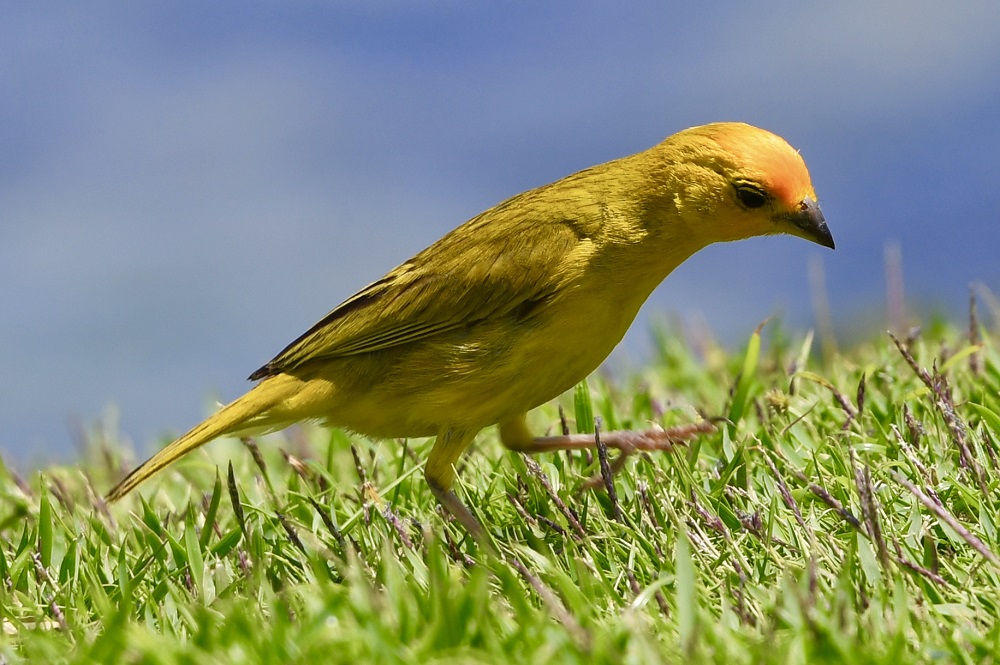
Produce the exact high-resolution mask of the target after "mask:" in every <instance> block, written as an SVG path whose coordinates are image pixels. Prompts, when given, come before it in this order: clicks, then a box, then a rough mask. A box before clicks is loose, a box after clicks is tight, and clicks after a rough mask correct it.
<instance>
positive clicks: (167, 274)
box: [0, 0, 1000, 468]
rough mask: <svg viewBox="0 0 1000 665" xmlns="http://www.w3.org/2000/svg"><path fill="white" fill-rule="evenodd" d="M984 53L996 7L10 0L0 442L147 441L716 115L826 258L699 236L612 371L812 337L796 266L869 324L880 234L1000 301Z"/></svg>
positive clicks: (847, 328)
mask: <svg viewBox="0 0 1000 665" xmlns="http://www.w3.org/2000/svg"><path fill="white" fill-rule="evenodd" d="M998 35H1000V3H998V2H996V1H995V0H987V1H983V2H961V1H959V2H952V3H940V2H924V1H912V0H909V1H904V0H875V1H872V0H865V1H863V2H862V1H853V2H852V1H848V2H840V3H791V2H759V3H754V4H753V5H752V6H750V5H746V6H742V7H737V6H736V5H735V4H734V3H665V2H659V1H658V2H644V3H643V2H636V3H627V4H622V3H614V5H613V3H590V2H548V3H534V2H506V3H472V2H457V1H456V2H444V1H442V2H424V3H409V2H391V1H386V2H380V1H379V0H366V1H364V2H329V3H321V2H297V3H283V2H261V3H242V2H240V3H236V2H213V3H203V2H185V1H172V2H160V3H156V2H150V3H86V5H84V4H80V3H72V2H66V3H53V2H38V3H3V4H2V5H0V311H2V320H3V324H2V325H0V363H2V365H3V370H2V377H3V380H2V382H0V454H2V456H3V457H4V459H5V460H7V461H8V462H12V463H14V464H15V465H16V466H19V467H21V468H24V467H29V466H30V465H32V464H34V463H41V462H44V461H47V460H52V459H64V460H71V459H73V458H74V456H75V455H76V454H77V453H76V451H75V450H74V436H73V430H74V424H73V423H77V422H79V423H84V424H88V425H89V424H93V423H95V422H99V421H101V420H102V419H106V420H108V421H112V425H113V424H114V422H113V421H115V420H116V419H119V422H118V427H119V428H120V431H121V433H122V436H123V437H124V438H125V439H126V440H130V441H132V442H133V443H134V445H135V446H136V448H138V449H140V450H143V451H147V450H149V449H151V448H152V446H153V445H154V444H155V442H156V441H157V439H158V438H159V437H163V436H166V435H169V434H176V433H180V432H182V431H183V430H186V429H187V428H188V427H189V426H191V425H193V424H194V423H195V422H196V421H198V420H199V419H200V418H201V417H202V416H203V415H205V414H206V413H207V412H208V410H209V409H210V408H211V406H210V404H211V401H212V400H213V399H219V400H223V401H228V400H230V399H232V398H235V397H237V396H238V395H239V394H241V393H242V392H243V390H245V389H246V388H247V387H249V384H247V383H246V382H245V381H244V378H245V377H246V376H247V375H248V374H249V373H250V372H251V371H253V370H254V369H256V368H257V367H258V366H260V365H261V364H263V363H264V362H265V361H267V360H268V359H270V358H271V357H272V356H273V355H274V354H275V353H276V352H277V351H279V350H280V349H281V348H282V347H283V346H284V345H285V344H286V343H287V342H289V341H291V340H292V339H293V338H295V337H296V336H298V335H299V334H300V333H301V332H303V331H304V330H305V329H306V328H308V327H309V326H310V325H312V324H313V323H314V322H315V321H316V320H318V319H319V318H320V317H321V316H322V315H323V314H325V313H326V312H327V311H328V310H329V309H331V308H332V307H333V306H334V305H336V304H337V303H338V302H340V301H341V300H342V299H344V298H345V297H347V296H349V295H351V294H352V293H353V292H354V291H356V290H357V289H358V288H360V287H361V286H363V285H365V284H366V283H368V282H369V281H372V280H374V279H376V278H378V277H380V276H381V275H382V274H383V273H384V272H385V271H386V270H388V269H390V268H392V267H393V266H395V265H396V264H397V263H399V262H400V261H402V260H405V259H406V258H408V257H409V256H411V255H412V254H414V253H415V252H417V251H418V250H420V249H422V248H423V247H425V246H426V245H428V244H430V243H431V242H433V241H434V240H436V239H437V238H438V237H439V236H440V235H442V234H443V233H445V232H446V231H448V230H450V229H451V228H453V227H455V226H457V225H458V224H460V223H461V222H463V221H464V220H466V219H467V218H469V217H471V216H472V215H474V214H476V213H478V212H480V211H482V210H484V209H485V208H487V207H489V206H491V205H493V204H494V203H497V202H499V201H501V200H502V199H504V198H506V197H508V196H511V195H513V194H516V193H518V192H520V191H522V190H525V189H528V188H531V187H534V186H537V185H541V184H544V183H547V182H550V181H553V180H557V179H559V178H561V177H563V176H565V175H568V174H569V173H572V172H574V171H576V170H579V169H581V168H584V167H586V166H590V165H592V164H595V163H599V162H603V161H607V160H609V159H613V158H615V157H619V156H622V155H626V154H629V153H633V152H637V151H640V150H643V149H645V148H647V147H649V146H651V145H653V144H655V143H657V142H658V141H659V140H661V139H662V138H663V137H665V136H667V135H668V134H671V133H673V132H675V131H677V130H680V129H683V128H684V127H688V126H691V125H696V124H702V123H704V122H709V121H714V120H743V121H746V122H750V123H753V124H757V125H760V126H762V127H765V128H768V129H770V130H772V131H775V132H776V133H778V134H781V135H782V136H784V137H785V138H786V139H788V141H789V142H790V143H792V145H794V146H795V147H796V148H798V149H800V150H801V152H802V154H803V156H804V157H805V159H806V162H807V163H808V165H809V167H810V170H811V172H812V175H813V181H814V184H815V186H816V189H817V191H818V193H819V196H820V202H821V204H822V206H823V210H824V212H825V214H826V217H827V220H828V221H829V224H830V227H831V229H832V230H833V233H834V236H835V238H836V241H837V251H836V252H829V251H828V250H824V249H822V248H820V247H818V246H813V245H809V244H807V243H805V242H803V241H800V240H795V239H791V238H769V239H754V240H750V241H747V242H743V243H738V244H734V245H727V246H717V247H713V248H710V249H709V250H708V251H705V252H703V253H702V254H700V255H699V256H697V257H695V258H694V259H693V260H691V261H690V262H688V263H687V264H685V265H684V266H682V268H680V269H679V270H678V271H676V272H675V273H674V274H673V275H671V276H670V277H669V278H668V279H667V281H666V282H665V284H664V285H663V286H662V287H661V288H660V289H659V290H658V291H657V292H656V293H655V294H654V295H653V297H652V298H651V299H650V301H649V302H648V303H647V305H646V307H645V308H644V310H643V314H642V315H641V317H640V319H639V320H638V321H637V323H636V325H635V326H634V327H633V329H632V331H631V332H630V334H629V336H628V337H627V338H626V341H625V344H624V345H623V347H620V348H619V350H618V351H616V354H615V355H614V356H613V358H612V360H613V362H623V363H625V364H629V363H632V364H635V363H637V362H641V359H642V355H643V353H644V352H647V353H648V348H649V345H650V337H651V335H650V330H651V323H650V321H651V320H652V319H655V318H657V317H662V316H664V315H669V314H671V313H673V314H676V315H677V316H680V317H681V318H682V319H683V320H688V321H696V322H701V321H704V322H705V323H707V325H708V326H709V327H710V328H711V330H712V331H714V334H715V335H716V336H717V337H718V338H719V339H720V340H722V341H723V342H724V343H728V344H731V345H733V346H734V347H736V346H737V345H739V344H741V343H743V342H744V341H745V340H746V338H747V336H748V335H749V334H750V332H751V331H752V330H753V328H754V327H755V326H756V325H757V324H758V323H759V322H760V321H761V320H763V319H764V318H765V317H768V316H770V315H773V314H776V315H778V316H779V317H780V318H781V319H782V320H783V321H784V325H785V326H786V327H788V328H791V329H792V330H795V331H800V332H801V331H805V330H806V329H808V328H810V327H812V326H814V325H815V316H814V312H813V308H812V304H811V300H810V296H809V282H810V280H809V266H812V268H813V271H814V274H820V272H821V271H822V274H823V275H824V276H825V282H826V287H827V290H828V294H829V304H830V312H831V316H832V320H833V325H834V327H835V329H836V330H837V332H838V335H841V336H843V337H844V338H845V339H847V338H849V337H850V336H851V335H856V334H858V332H859V331H861V332H874V331H877V330H879V329H884V328H885V327H886V295H885V294H886V274H885V253H886V247H887V246H889V247H895V248H897V249H890V254H892V253H894V252H897V251H898V255H899V256H901V257H902V270H903V279H904V282H903V283H904V285H905V290H906V294H907V298H908V306H909V307H910V308H911V310H912V311H914V312H920V311H923V312H927V311H941V312H947V313H950V314H952V315H954V316H956V317H964V316H965V314H964V312H965V311H966V307H967V304H966V303H967V299H968V289H969V284H970V283H971V282H982V283H983V284H985V285H986V287H988V288H989V289H992V290H993V292H997V290H998V287H1000V260H998V247H1000V231H998V224H1000V219H998V215H1000V212H998V211H1000V74H998V73H997V72H1000V39H998ZM644 349H645V351H644ZM621 358H624V360H619V359H621ZM115 412H117V413H118V414H120V416H115V415H114V414H115Z"/></svg>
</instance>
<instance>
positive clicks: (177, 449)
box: [107, 374, 302, 501]
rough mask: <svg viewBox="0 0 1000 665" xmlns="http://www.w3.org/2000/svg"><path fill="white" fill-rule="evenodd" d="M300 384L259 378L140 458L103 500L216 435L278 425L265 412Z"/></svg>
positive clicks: (123, 492) (283, 377)
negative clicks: (155, 451)
mask: <svg viewBox="0 0 1000 665" xmlns="http://www.w3.org/2000/svg"><path fill="white" fill-rule="evenodd" d="M301 385H302V383H301V381H299V380H298V379H296V378H294V377H291V376H289V375H287V374H278V375H275V376H273V377H270V378H268V379H267V380H265V381H262V382H261V383H259V384H257V385H256V386H255V387H254V388H253V389H251V390H250V391H249V392H247V393H246V394H245V395H243V396H242V397H240V398H239V399H237V400H235V401H233V402H231V403H229V404H227V405H226V406H224V407H222V408H221V409H220V410H219V411H218V412H216V413H215V414H214V415H212V416H209V417H208V418H206V419H205V420H204V421H203V422H202V423H201V424H200V425H196V426H195V427H194V428H192V429H191V430H190V431H189V432H188V433H187V434H185V435H184V436H182V437H180V438H179V439H176V440H175V441H174V442H173V443H171V444H170V445H168V446H167V447H166V448H164V449H163V450H161V451H159V452H158V453H156V454H155V455H153V456H152V457H150V458H149V459H148V460H146V461H145V462H143V463H142V464H141V465H140V466H139V467H137V468H136V469H135V470H134V471H132V473H130V474H128V475H127V476H126V477H125V479H124V480H122V481H121V482H120V483H118V484H117V485H115V486H114V488H112V490H111V491H110V492H108V495H107V500H108V501H117V500H118V499H120V498H122V497H123V496H125V495H126V494H128V493H129V492H131V491H132V490H134V489H135V488H136V487H137V486H139V484H141V483H142V482H143V481H145V480H146V479H147V478H150V477H151V476H153V475H155V474H156V473H158V472H160V471H162V470H163V469H164V468H166V467H167V466H169V465H170V464H172V463H173V462H175V461H176V460H178V459H180V458H181V457H183V456H184V455H186V454H188V453H189V452H191V451H192V450H194V449H195V448H198V447H200V446H203V445H205V444H206V443H208V442H209V441H212V440H213V439H217V438H219V437H220V436H223V435H226V434H236V433H239V432H246V431H250V430H256V429H265V430H275V429H279V428H280V427H281V426H282V425H283V424H287V423H276V422H273V421H272V419H269V418H268V417H267V416H268V413H267V412H268V411H269V410H270V409H271V408H272V407H274V406H276V405H278V404H280V403H281V402H283V401H284V400H286V399H288V398H289V397H291V396H293V395H294V394H295V393H296V392H298V390H299V389H300V388H301Z"/></svg>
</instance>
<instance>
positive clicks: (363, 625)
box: [0, 324, 1000, 664]
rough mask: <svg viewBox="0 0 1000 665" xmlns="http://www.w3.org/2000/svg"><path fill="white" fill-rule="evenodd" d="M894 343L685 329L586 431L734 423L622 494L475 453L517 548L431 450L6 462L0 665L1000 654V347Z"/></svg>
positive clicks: (927, 658)
mask: <svg viewBox="0 0 1000 665" xmlns="http://www.w3.org/2000/svg"><path fill="white" fill-rule="evenodd" d="M901 344H902V348H903V349H905V350H906V354H904V353H902V352H901V351H900V349H898V348H897V346H896V345H895V344H894V342H893V341H892V340H891V339H890V338H889V337H888V336H883V337H879V338H876V339H873V340H872V341H871V342H870V343H868V344H866V345H862V346H859V347H857V348H855V349H853V350H851V351H849V352H844V353H841V354H839V355H836V356H834V357H832V358H831V359H830V360H829V361H828V362H826V363H823V364H817V363H815V362H813V361H809V358H810V357H811V355H813V354H811V353H810V351H811V344H810V341H809V338H805V339H803V338H797V339H792V338H790V337H789V336H788V335H786V334H785V333H783V332H782V331H781V330H780V329H776V326H774V325H773V324H772V325H770V326H768V327H766V328H765V329H764V331H763V341H762V340H761V338H760V337H758V336H757V335H754V336H751V338H750V340H749V343H748V344H747V345H746V347H745V349H744V350H743V352H741V353H737V354H733V355H727V354H726V353H724V352H723V351H721V350H720V349H718V348H715V347H714V346H711V345H705V344H702V345H701V348H699V350H698V353H697V357H696V354H695V352H693V351H692V350H691V349H690V348H689V346H688V345H687V344H686V343H685V342H684V341H683V339H682V336H681V335H679V334H667V333H664V334H663V335H661V336H660V338H659V352H658V357H657V358H656V359H655V360H654V361H653V362H651V363H650V364H649V367H648V369H646V370H645V371H644V373H643V374H642V375H641V376H636V377H633V378H632V379H631V380H629V381H628V382H627V383H626V384H617V385H612V384H609V383H606V382H602V381H601V380H600V379H591V381H590V389H589V390H586V389H578V390H577V391H575V393H574V394H571V395H567V396H565V397H564V401H563V406H564V409H565V413H566V414H567V418H566V419H567V423H568V425H569V427H570V429H574V430H576V429H579V430H581V431H587V430H591V429H592V428H593V420H592V416H594V417H597V418H599V419H600V426H601V428H602V429H603V430H605V431H607V430H611V429H614V428H627V427H636V428H642V427H647V426H648V424H649V423H650V422H655V423H659V424H662V425H664V426H670V425H679V424H684V423H689V422H692V421H696V420H697V419H698V417H699V416H698V412H701V413H703V414H704V415H705V416H709V417H711V416H720V415H721V416H725V418H726V419H728V421H727V420H722V421H719V423H718V424H719V427H718V428H717V430H716V432H715V433H713V434H709V435H706V436H703V437H701V438H700V439H698V440H697V441H695V442H693V443H692V444H691V445H689V446H688V447H686V448H681V449H679V450H678V451H676V452H674V453H668V454H655V455H636V456H634V458H633V459H631V460H629V462H628V463H627V464H626V466H625V469H624V470H623V471H622V472H621V473H619V474H618V475H617V476H616V477H615V478H614V489H615V492H614V499H612V498H609V494H608V493H606V492H604V491H596V490H583V489H581V486H582V485H583V483H584V482H585V481H586V479H588V478H589V477H591V476H592V475H593V474H595V473H599V470H600V465H599V459H598V455H596V454H587V453H574V454H571V455H569V454H552V455H543V456H539V457H537V458H530V459H529V458H525V457H522V456H520V455H518V454H514V453H510V452H507V451H505V450H504V449H503V448H502V447H501V446H500V444H499V443H498V442H497V440H496V436H495V433H494V432H493V431H486V432H484V433H483V434H481V435H480V437H479V438H478V439H477V443H476V446H475V447H474V449H473V450H472V452H471V453H470V454H469V455H468V456H467V457H466V458H465V459H464V461H463V468H462V469H461V470H460V486H459V493H460V495H461V496H462V497H463V499H464V500H465V501H466V502H467V504H468V505H470V506H471V507H472V508H473V511H474V512H475V513H476V515H477V516H478V517H479V519H480V520H481V521H482V523H483V524H484V525H486V527H487V530H488V531H489V533H490V535H491V537H492V538H493V539H494V540H495V542H496V545H497V548H498V550H499V552H500V555H499V556H497V557H493V556H490V555H488V554H487V553H486V552H485V551H484V550H483V549H481V548H480V547H478V546H477V545H476V543H474V542H472V541H471V540H470V539H469V538H468V537H466V535H465V534H464V532H463V531H462V530H461V528H460V527H458V526H457V525H456V524H454V523H453V522H451V521H450V520H448V519H446V518H445V517H443V516H442V514H441V512H440V510H439V509H438V508H437V507H436V505H435V502H434V500H433V497H432V495H431V493H430V491H429V490H428V488H427V487H426V485H425V483H424V482H423V478H422V467H421V463H422V460H424V459H425V458H426V454H427V451H428V449H429V442H427V441H423V440H413V441H409V442H407V443H403V442H374V441H369V440H366V439H364V438H362V437H354V436H349V435H347V434H344V433H342V432H339V431H328V430H323V429H319V428H306V429H299V430H291V431H289V432H286V433H285V434H284V435H279V436H273V437H269V438H267V439H264V440H262V441H260V447H259V456H258V459H256V460H255V456H254V455H253V454H251V451H248V450H247V449H246V448H244V447H243V446H242V445H241V444H240V443H239V442H234V441H228V442H226V441H220V442H216V443H214V444H212V445H210V446H208V447H206V448H205V449H203V450H202V451H199V452H197V453H195V454H193V455H191V456H190V457H189V458H188V459H186V460H184V461H183V462H182V463H180V464H178V465H177V466H176V468H173V469H170V470H169V471H167V472H165V473H164V474H162V475H161V476H160V477H158V478H156V479H155V480H153V481H151V482H150V483H149V484H148V485H146V486H144V487H143V489H142V494H143V495H144V496H145V499H143V498H141V497H140V496H138V495H136V496H134V497H129V498H127V499H126V500H125V501H123V502H122V504H121V505H116V506H107V505H105V504H104V503H103V501H102V500H101V499H100V498H99V497H100V494H101V493H102V492H103V491H104V490H106V489H107V488H108V487H109V486H110V484H111V482H112V481H113V480H114V479H116V478H117V477H119V475H120V474H121V473H122V471H123V469H124V467H125V466H131V465H132V464H134V462H135V460H134V459H132V458H131V456H128V459H127V461H123V457H124V456H126V455H125V453H124V452H123V451H122V450H121V449H119V448H118V447H116V446H115V444H114V443H101V444H98V443H94V444H93V445H92V450H90V451H89V452H88V453H87V454H86V455H85V457H86V459H85V460H84V461H82V462H81V464H80V465H79V466H73V467H60V468H51V469H45V470H42V471H40V472H37V473H35V474H33V475H32V476H31V477H29V478H26V479H23V480H22V479H18V478H16V477H15V476H14V475H13V474H12V473H10V472H9V471H8V470H6V469H0V624H2V629H0V659H2V662H5V663H18V662H39V663H41V662H46V663H58V662H101V663H117V662H123V663H139V662H150V663H175V662H185V663H229V662H250V663H254V662H261V663H295V662H351V663H367V662H377V663H394V662H411V663H464V662H491V663H500V662H503V663H508V662H509V663H546V664H548V663H601V662H607V663H652V662H668V663H669V662H676V663H688V662H730V663H800V662H807V661H808V662H874V663H894V664H898V663H909V662H940V663H965V662H969V663H981V662H995V661H996V660H997V656H998V655H1000V627H998V625H997V623H998V622H997V621H996V617H997V615H998V612H1000V608H998V604H1000V560H998V559H997V556H998V555H1000V536H998V531H997V525H998V523H1000V497H998V490H1000V488H998V477H1000V475H998V465H1000V462H998V457H1000V450H998V442H1000V353H998V349H997V346H996V344H995V339H993V338H990V337H988V336H986V337H984V339H983V341H982V342H981V343H980V344H978V345H975V346H972V345H970V344H969V342H968V335H967V334H965V333H958V332H956V331H955V330H953V329H949V328H948V327H947V326H942V325H938V326H933V327H932V328H931V329H929V330H925V331H924V332H923V333H922V334H921V335H920V336H918V337H916V338H914V339H910V340H904V341H902V342H901ZM907 355H909V356H910V358H911V359H912V364H911V362H910V360H908V358H907ZM533 418H534V420H535V422H534V425H535V427H536V428H537V430H538V431H539V432H542V431H544V430H546V429H548V430H551V431H557V430H558V429H559V428H560V427H561V424H560V416H559V413H558V412H557V411H556V407H555V405H551V406H548V407H545V408H543V409H540V410H539V411H538V412H536V413H534V414H533ZM577 419H579V421H580V422H579V423H577V422H576V421H577ZM91 438H92V439H93V440H94V441H95V442H96V441H101V440H102V437H101V436H98V435H97V433H95V434H94V436H93V437H91ZM105 438H106V437H105ZM613 455H614V453H613V452H612V457H613ZM229 460H232V467H230V468H229V471H228V473H227V462H228V461H229Z"/></svg>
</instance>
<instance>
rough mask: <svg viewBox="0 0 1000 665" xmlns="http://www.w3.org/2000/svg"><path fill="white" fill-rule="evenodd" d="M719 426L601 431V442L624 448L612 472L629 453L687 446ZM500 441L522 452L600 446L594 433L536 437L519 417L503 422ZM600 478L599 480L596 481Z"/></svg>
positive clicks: (705, 423) (590, 483) (699, 424)
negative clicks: (689, 442) (697, 437)
mask: <svg viewBox="0 0 1000 665" xmlns="http://www.w3.org/2000/svg"><path fill="white" fill-rule="evenodd" d="M714 430H715V426H714V425H713V424H712V423H710V422H709V421H707V420H703V421H700V422H697V423H691V424H689V425H678V426H676V427H668V428H667V429H663V428H656V429H649V430H644V431H631V430H618V431H614V432H601V434H600V437H601V443H603V444H604V445H605V446H607V447H608V448H617V449H618V450H620V451H621V455H619V457H618V459H616V460H615V461H614V462H613V463H612V466H611V470H612V474H614V473H617V472H618V471H620V470H621V468H622V466H624V464H625V460H627V459H628V457H629V455H631V454H632V453H634V452H637V451H648V452H653V451H669V450H673V448H674V446H677V445H683V444H685V443H687V442H688V441H690V440H691V439H693V438H695V437H696V436H698V435H700V434H708V433H709V432H712V431H714ZM500 441H501V442H502V443H503V444H504V445H505V446H506V447H507V448H509V449H510V450H516V451H518V452H521V453H547V452H553V451H557V450H582V449H585V448H593V447H595V446H596V445H597V438H596V435H594V434H559V435H556V436H532V434H531V432H530V431H529V430H528V425H527V424H526V422H525V416H524V415H522V416H519V417H517V418H514V419H512V420H508V421H506V422H503V423H501V424H500ZM595 480H596V482H595ZM600 480H601V479H600V478H596V479H591V480H590V481H588V482H587V483H586V486H587V487H592V486H596V485H598V484H600Z"/></svg>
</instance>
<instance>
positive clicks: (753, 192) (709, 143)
mask: <svg viewBox="0 0 1000 665" xmlns="http://www.w3.org/2000/svg"><path fill="white" fill-rule="evenodd" d="M660 146H662V147H667V148H668V151H667V152H666V153H664V154H669V155H671V156H672V157H671V159H670V161H671V162H673V164H672V166H673V167H674V168H673V169H672V171H673V172H674V173H675V174H676V175H675V177H677V183H676V185H675V186H674V187H672V188H671V189H672V191H673V192H674V199H675V200H674V202H673V203H674V206H675V207H676V209H677V211H678V212H679V213H680V215H681V217H682V218H683V219H685V221H686V223H687V225H688V226H689V227H690V228H691V230H692V231H696V232H697V235H698V236H699V237H701V238H704V239H706V240H707V241H708V242H725V241H730V240H742V239H744V238H749V237H752V236H760V235H775V234H782V233H784V234H788V235H793V236H798V237H800V238H805V239H806V240H810V241H812V242H815V243H817V244H819V245H823V246H824V247H829V248H830V249H833V248H834V242H833V235H832V234H831V233H830V229H829V228H828V227H827V225H826V220H825V219H824V218H823V213H822V211H821V210H820V208H819V203H818V202H817V199H816V192H815V190H814V189H813V186H812V181H811V180H810V178H809V171H808V169H807V168H806V165H805V162H804V161H803V160H802V156H801V155H799V153H798V152H797V151H796V150H795V149H794V148H792V147H791V146H790V145H788V143H787V142H786V141H785V140H784V139H782V138H781V137H780V136H776V135H775V134H772V133H771V132H768V131H765V130H763V129H759V128H757V127H753V126H751V125H746V124H743V123H734V122H720V123H714V124H710V125H703V126H700V127H692V128H691V129H686V130H684V131H682V132H679V133H677V134H675V135H673V136H672V137H670V138H669V139H667V140H666V141H664V142H663V143H662V144H660Z"/></svg>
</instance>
